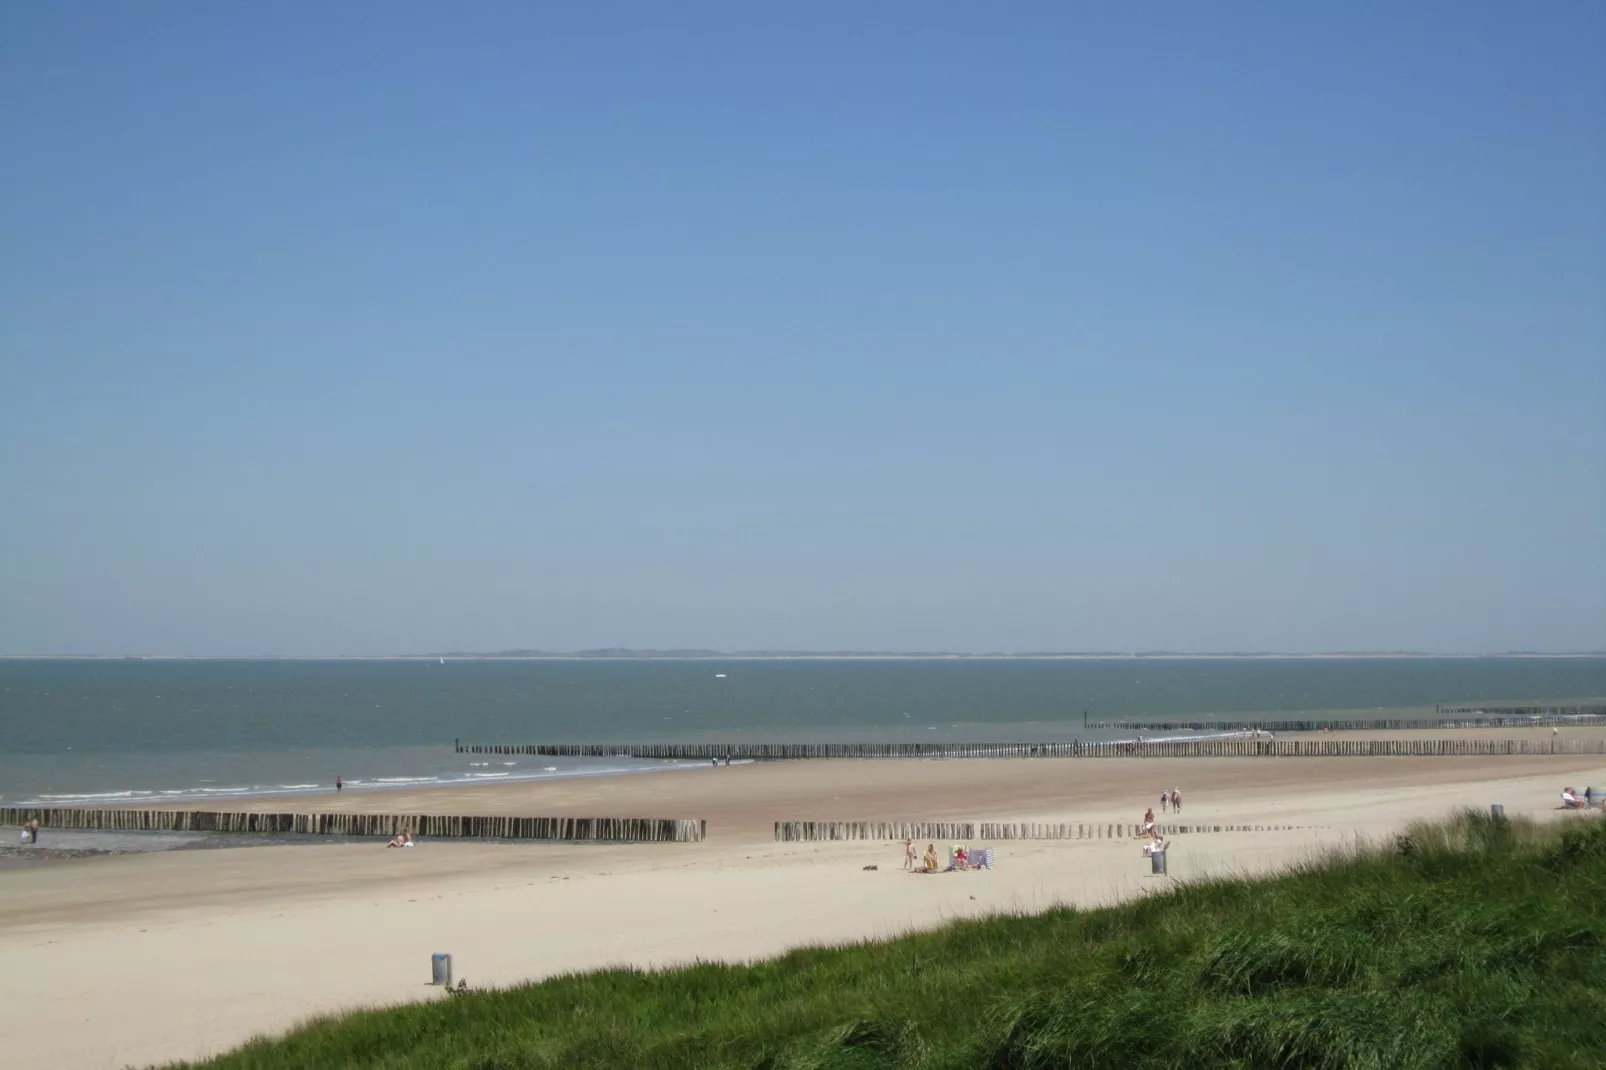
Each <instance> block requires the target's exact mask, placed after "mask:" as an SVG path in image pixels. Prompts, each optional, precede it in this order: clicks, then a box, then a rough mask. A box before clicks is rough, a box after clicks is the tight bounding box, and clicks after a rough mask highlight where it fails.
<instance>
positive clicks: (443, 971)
mask: <svg viewBox="0 0 1606 1070" xmlns="http://www.w3.org/2000/svg"><path fill="white" fill-rule="evenodd" d="M429 983H430V984H432V985H445V986H446V987H447V988H450V987H452V956H450V955H431V956H430V957H429Z"/></svg>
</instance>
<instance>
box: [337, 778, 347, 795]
mask: <svg viewBox="0 0 1606 1070" xmlns="http://www.w3.org/2000/svg"><path fill="white" fill-rule="evenodd" d="M345 790H346V781H345V778H344V777H338V776H337V777H335V794H336V795H339V794H340V793H341V792H343V791H345Z"/></svg>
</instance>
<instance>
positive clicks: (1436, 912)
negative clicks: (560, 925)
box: [201, 814, 1606, 1070]
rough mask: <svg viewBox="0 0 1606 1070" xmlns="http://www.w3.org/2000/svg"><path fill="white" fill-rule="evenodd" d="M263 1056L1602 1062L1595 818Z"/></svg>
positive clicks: (466, 1000)
mask: <svg viewBox="0 0 1606 1070" xmlns="http://www.w3.org/2000/svg"><path fill="white" fill-rule="evenodd" d="M201 1065H204V1066H207V1067H214V1068H219V1070H222V1068H234V1070H246V1068H251V1070H269V1068H274V1070H277V1068H282V1067H371V1068H381V1067H383V1068H387V1070H402V1068H409V1070H412V1068H418V1070H423V1068H431V1070H434V1068H461V1070H471V1068H472V1070H514V1068H521V1070H522V1068H535V1067H602V1066H607V1067H636V1066H641V1067H687V1068H691V1067H697V1068H704V1067H745V1068H772V1070H782V1068H788V1070H792V1068H796V1070H804V1068H810V1070H813V1068H820V1070H824V1068H856V1067H905V1066H907V1067H928V1068H937V1067H992V1068H1028V1067H1033V1068H1035V1067H1043V1068H1047V1067H1078V1068H1080V1067H1109V1068H1118V1070H1119V1068H1127V1067H1138V1068H1141V1067H1154V1068H1161V1067H1164V1068H1177V1070H1182V1068H1195V1067H1234V1068H1259V1067H1332V1068H1374V1067H1375V1068H1379V1070H1382V1068H1397V1067H1398V1068H1429V1067H1463V1066H1464V1067H1503V1066H1522V1067H1542V1068H1547V1070H1560V1068H1572V1067H1577V1068H1585V1067H1588V1068H1597V1070H1598V1068H1601V1067H1606V821H1601V820H1599V819H1590V818H1580V819H1579V820H1578V821H1576V822H1573V821H1568V822H1564V823H1563V824H1562V826H1561V827H1559V828H1557V827H1543V828H1541V827H1536V826H1533V825H1530V824H1527V823H1524V822H1498V823H1497V822H1493V821H1491V820H1489V819H1488V818H1486V817H1482V816H1479V815H1475V814H1466V815H1463V816H1462V817H1460V818H1458V819H1457V820H1455V821H1453V822H1451V823H1449V824H1446V825H1439V826H1424V827H1419V828H1413V829H1412V830H1410V831H1409V832H1408V833H1407V834H1405V835H1403V836H1401V837H1399V838H1398V840H1397V841H1396V842H1395V843H1394V844H1393V845H1392V846H1391V847H1390V848H1389V849H1387V850H1377V851H1368V852H1361V853H1349V854H1347V855H1343V856H1339V855H1335V856H1333V857H1331V858H1328V859H1325V860H1323V861H1320V862H1317V863H1311V864H1308V865H1305V866H1302V867H1300V868H1299V869H1297V870H1296V871H1293V872H1290V873H1288V874H1286V875H1283V876H1280V877H1276V878H1271V879H1266V880H1227V881H1213V882H1207V883H1199V884H1192V885H1182V886H1178V887H1175V888H1174V889H1172V890H1170V891H1168V892H1166V893H1165V894H1159V895H1152V896H1149V897H1146V898H1143V899H1140V900H1138V901H1136V902H1131V903H1127V904H1125V905H1122V906H1118V907H1113V908H1108V909H1102V910H1091V911H1076V910H1069V909H1061V910H1054V911H1050V912H1048V913H1045V914H1039V915H1033V916H1008V917H994V918H989V919H985V920H980V921H965V922H957V923H954V924H951V925H948V926H946V927H945V928H943V929H940V930H937V931H935V932H929V933H922V934H917V935H913V936H908V937H904V938H901V939H898V940H893V941H891V942H888V943H873V944H859V945H853V946H847V947H837V948H816V949H809V950H802V951H796V952H793V953H791V954H788V955H786V956H783V957H781V958H778V959H775V960H772V961H768V962H764V963H760V964H757V965H753V966H724V965H718V964H697V965H693V966H688V967H685V968H683V969H676V970H667V971H662V972H651V973H648V972H638V971H632V970H612V971H606V972H601V973H589V974H580V975H573V976H565V977H557V978H553V979H551V980H548V981H545V982H543V983H541V984H534V985H526V986H522V987H519V988H512V989H506V990H497V991H484V992H473V993H470V994H468V995H465V996H457V997H452V998H446V997H443V998H441V999H440V1000H439V1001H436V1002H431V1003H427V1004H420V1005H414V1006H405V1007H398V1008H394V1009H391V1010H383V1011H372V1012H365V1013H360V1014H353V1015H349V1016H346V1017H342V1018H333V1019H329V1020H325V1021H319V1022H315V1023H313V1024H310V1025H307V1026H305V1027H303V1028H301V1029H298V1030H296V1031H295V1032H293V1033H291V1034H289V1035H288V1036H286V1037H284V1038H282V1039H277V1040H258V1041H254V1042H252V1043H250V1044H247V1045H246V1046H244V1047H243V1048H240V1049H238V1050H236V1051H234V1052H232V1053H230V1054H228V1055H225V1056H223V1057H221V1058H218V1059H214V1060H212V1061H210V1062H207V1063H204V1064H201Z"/></svg>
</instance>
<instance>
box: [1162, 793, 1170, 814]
mask: <svg viewBox="0 0 1606 1070" xmlns="http://www.w3.org/2000/svg"><path fill="white" fill-rule="evenodd" d="M1170 801H1171V796H1170V795H1169V794H1167V793H1166V792H1165V791H1163V790H1162V791H1161V792H1160V812H1161V813H1162V814H1163V813H1165V804H1166V803H1168V802H1170Z"/></svg>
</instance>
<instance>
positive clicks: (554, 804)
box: [0, 756, 1606, 1070]
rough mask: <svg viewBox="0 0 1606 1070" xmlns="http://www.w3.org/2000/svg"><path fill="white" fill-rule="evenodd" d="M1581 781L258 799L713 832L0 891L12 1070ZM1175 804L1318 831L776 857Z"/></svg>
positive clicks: (732, 953) (791, 931) (155, 861)
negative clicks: (989, 824)
mask: <svg viewBox="0 0 1606 1070" xmlns="http://www.w3.org/2000/svg"><path fill="white" fill-rule="evenodd" d="M1563 783H1577V784H1580V785H1582V784H1584V783H1593V784H1595V785H1597V786H1602V787H1606V758H1602V757H1600V756H1590V757H1567V756H1556V757H1534V758H1486V759H1478V758H1474V759H1462V758H1390V759H1355V758H1350V759H1220V760H1211V759H1144V760H1111V761H1075V760H1070V761H1056V760H1042V759H1038V760H1029V761H984V760H966V761H888V762H797V763H787V764H778V765H762V766H759V765H754V766H733V767H729V768H724V767H721V768H718V769H715V768H707V769H690V770H682V771H676V772H664V773H654V774H645V775H639V776H625V777H610V778H598V779H586V780H568V781H556V782H545V783H533V784H528V783H527V784H507V785H492V786H482V787H475V788H469V789H461V790H453V789H437V790H431V791H420V792H383V793H378V792H376V793H347V794H345V795H341V796H338V797H337V796H335V795H333V794H332V793H330V794H327V795H321V796H315V797H310V798H303V799H298V800H294V801H293V802H287V801H286V800H285V799H283V798H277V799H272V800H262V801H261V802H260V804H257V805H259V807H260V808H262V809H275V810H284V809H295V810H315V809H327V810H336V809H340V810H352V811H368V812H372V811H376V810H378V811H386V812H413V813H423V812H438V813H476V814H496V813H519V814H542V815H562V814H573V815H584V816H602V815H609V816H645V817H693V818H705V819H706V820H707V821H708V822H709V837H710V839H709V841H708V842H706V843H702V844H661V845H642V846H579V845H559V844H553V845H542V844H529V845H496V844H480V843H468V842H457V843H454V842H447V841H433V842H431V841H426V842H424V843H422V844H421V845H420V846H419V847H418V848H416V849H414V850H411V851H390V850H385V849H384V848H382V847H379V846H377V845H369V844H359V845H353V844H332V843H331V844H317V845H308V846H287V847H260V848H248V849H247V848H242V849H238V850H222V851H199V852H175V853H168V854H153V855H134V856H125V857H119V858H107V859H91V860H84V861H75V862H62V863H57V864H42V865H39V866H36V867H33V868H30V869H27V870H15V871H6V872H0V962H3V963H4V969H3V970H0V1037H3V1038H4V1040H3V1042H0V1067H7V1068H10V1067H18V1068H24V1067H26V1068H37V1067H50V1068H62V1070H73V1068H79V1067H94V1068H101V1067H121V1066H125V1065H128V1064H136V1065H141V1064H145V1063H149V1062H153V1061H158V1060H163V1059H172V1058H195V1057H199V1056H202V1055H205V1054H207V1053H211V1052H216V1051H220V1050H223V1049H226V1048H228V1047H231V1046H233V1045H235V1044H238V1043H240V1042H241V1041H243V1040H245V1039H247V1038H248V1037H250V1036H251V1035H253V1034H255V1033H259V1032H277V1031H282V1030H283V1029H285V1028H287V1027H289V1026H291V1025H293V1024H295V1023H296V1022H297V1021H299V1020H302V1019H304V1018H306V1017H308V1016H311V1015H316V1014H326V1013H331V1012H335V1011H338V1010H341V1009H343V1008H351V1007H358V1006H364V1005H374V1004H386V1003H395V1002H400V1001H405V1000H416V999H433V998H441V997H440V994H439V991H438V990H437V989H433V988H431V987H429V985H428V984H427V982H428V979H429V956H430V954H431V953H433V952H438V951H444V952H450V953H451V954H452V955H453V957H454V965H455V967H456V971H457V974H458V975H459V976H461V977H466V978H468V980H469V981H470V983H471V984H473V985H476V986H479V985H505V984H512V983H516V982H518V981H521V980H526V979H530V978H539V977H544V976H548V975H551V974H554V973H560V972H566V971H572V970H580V969H588V968H593V967H597V966H604V965H610V964H626V963H629V964H634V965H638V966H656V965H664V964H669V963H676V962H684V961H687V960H690V959H692V958H696V957H701V958H719V959H728V960H744V959H751V958H755V957H762V956H768V955H772V954H775V953H777V952H779V951H782V950H785V949H787V948H790V947H795V946H798V945H801V944H808V943H822V942H840V941H846V940H857V939H864V938H871V937H885V936H890V935H893V934H896V933H898V932H902V931H906V930H908V929H911V928H919V927H929V926H933V925H938V924H941V923H942V922H943V921H945V920H947V919H950V918H957V917H971V916H976V915H978V914H984V913H989V912H996V911H1016V910H1035V909H1040V908H1043V907H1047V906H1049V905H1051V904H1054V903H1061V902H1063V903H1074V904H1078V905H1091V904H1098V903H1106V902H1111V901H1114V900H1117V899H1120V898H1123V897H1128V896H1132V895H1139V894H1143V893H1145V892H1148V891H1154V890H1157V889H1160V888H1163V887H1165V885H1166V883H1167V882H1168V880H1176V879H1189V878H1196V877H1201V876H1208V875H1221V874H1230V873H1240V872H1245V873H1254V872H1265V871H1268V870H1271V869H1274V868H1277V867H1279V866H1281V865H1284V864H1286V863H1288V862H1290V861H1292V860H1295V859H1297V858H1300V857H1306V856H1308V855H1309V854H1310V853H1311V852H1313V851H1316V850H1320V849H1322V848H1324V847H1327V846H1335V845H1342V844H1345V843H1351V842H1354V841H1355V840H1356V839H1357V838H1375V837H1379V836H1383V835H1387V834H1388V833H1390V832H1391V831H1393V830H1396V829H1398V828H1399V827H1400V826H1402V825H1403V824H1405V823H1407V822H1409V821H1411V820H1415V819H1418V818H1439V817H1443V816H1445V815H1446V814H1448V813H1449V812H1451V811H1452V810H1454V809H1456V808H1458V807H1462V806H1473V807H1479V808H1482V807H1485V806H1487V805H1488V804H1489V803H1490V802H1501V803H1504V804H1505V806H1506V809H1507V812H1508V813H1512V814H1535V815H1542V816H1544V817H1546V818H1556V819H1566V820H1572V819H1584V820H1587V818H1580V817H1578V815H1573V814H1559V813H1557V812H1556V811H1555V810H1553V809H1552V808H1553V807H1554V806H1555V803H1556V795H1557V792H1558V791H1559V789H1560V787H1561V785H1562V784H1563ZM1173 786H1177V787H1180V788H1181V790H1182V792H1183V799H1184V814H1183V820H1184V821H1193V822H1198V823H1201V824H1202V823H1220V824H1229V823H1231V824H1251V823H1259V824H1297V825H1305V826H1307V828H1305V829H1302V830H1298V831H1292V832H1264V833H1235V834H1225V833H1223V834H1208V835H1198V834H1196V835H1192V836H1179V837H1178V838H1177V839H1176V841H1175V844H1174V847H1173V851H1172V855H1171V860H1170V870H1171V877H1170V878H1156V877H1152V876H1150V875H1149V870H1148V864H1147V861H1146V860H1145V859H1144V858H1143V857H1142V855H1141V853H1140V850H1139V846H1138V845H1137V844H1136V843H1135V842H1131V841H1116V842H1111V841H1099V840H1094V841H1071V842H1058V843H1056V842H1022V843H1011V842H1005V843H999V844H996V845H994V846H996V847H997V849H998V852H997V853H998V868H997V869H996V870H994V871H992V872H987V873H955V874H942V875H938V876H910V875H907V874H905V873H903V872H901V869H900V866H901V854H902V852H901V849H900V848H899V847H897V846H893V845H887V844H879V843H837V844H777V843H774V842H773V840H772V838H771V835H772V824H773V822H774V821H777V820H784V819H831V818H841V819H885V820H894V819H911V820H915V819H941V818H976V819H1027V820H1030V819H1045V820H1046V819H1052V820H1068V821H1088V822H1093V821H1125V822H1131V821H1135V820H1137V819H1138V818H1139V817H1140V816H1141V815H1142V812H1143V810H1144V808H1145V807H1146V806H1148V805H1149V804H1150V803H1151V801H1152V800H1153V799H1154V798H1155V797H1156V796H1158V794H1159V792H1160V790H1161V789H1162V788H1169V787H1173ZM920 846H921V847H922V848H923V847H924V844H922V845H920ZM865 865H878V866H879V867H880V868H879V869H878V870H876V871H870V872H866V871H865V870H864V869H863V868H862V867H864V866H865Z"/></svg>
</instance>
